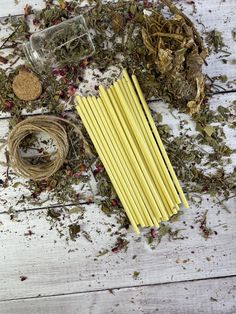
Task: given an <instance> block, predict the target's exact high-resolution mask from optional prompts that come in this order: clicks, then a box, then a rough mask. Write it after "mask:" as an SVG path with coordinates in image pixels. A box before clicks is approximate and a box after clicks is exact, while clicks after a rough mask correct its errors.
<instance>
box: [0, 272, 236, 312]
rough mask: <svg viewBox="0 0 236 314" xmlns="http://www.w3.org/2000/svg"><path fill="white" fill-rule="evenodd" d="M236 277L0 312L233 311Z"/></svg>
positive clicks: (0, 307)
mask: <svg viewBox="0 0 236 314" xmlns="http://www.w3.org/2000/svg"><path fill="white" fill-rule="evenodd" d="M235 290H236V277H230V278H219V279H211V280H201V281H194V282H181V283H172V284H163V285H154V286H144V287H135V288H125V289H114V290H110V291H109V290H105V291H98V292H90V293H80V294H73V295H62V296H54V297H44V298H41V297H39V298H33V299H23V300H16V301H8V302H0V312H1V313H2V314H12V313H15V311H16V309H17V314H31V313H34V314H49V313H50V314H78V313H82V314H110V313H116V314H120V313H122V314H128V313H135V314H138V313H142V314H152V313H158V314H166V313H168V314H210V313H212V314H222V313H224V314H232V313H235V311H236V305H235V304H236V303H235V301H236V300H235Z"/></svg>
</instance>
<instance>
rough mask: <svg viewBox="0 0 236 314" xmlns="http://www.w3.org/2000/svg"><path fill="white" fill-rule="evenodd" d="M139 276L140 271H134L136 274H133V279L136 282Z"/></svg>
mask: <svg viewBox="0 0 236 314" xmlns="http://www.w3.org/2000/svg"><path fill="white" fill-rule="evenodd" d="M139 275H140V272H139V271H134V272H133V278H134V279H135V280H136V279H138V277H139Z"/></svg>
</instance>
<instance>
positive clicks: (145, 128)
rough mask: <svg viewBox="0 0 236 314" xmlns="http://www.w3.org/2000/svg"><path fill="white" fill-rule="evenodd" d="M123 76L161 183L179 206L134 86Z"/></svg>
mask: <svg viewBox="0 0 236 314" xmlns="http://www.w3.org/2000/svg"><path fill="white" fill-rule="evenodd" d="M123 75H124V79H123V80H126V82H127V84H128V88H129V91H130V93H131V95H132V97H133V100H134V103H135V106H136V108H137V112H138V114H139V123H140V125H141V127H142V129H143V133H144V135H145V138H146V141H147V142H148V143H149V147H150V150H151V151H152V154H153V156H155V157H156V159H157V165H158V168H159V169H160V172H161V175H162V178H163V181H164V182H165V185H166V187H167V189H168V191H169V193H171V195H172V200H173V202H174V203H176V204H180V203H181V200H180V198H179V195H178V193H177V191H176V188H175V186H174V183H173V181H172V179H171V177H170V174H169V172H168V170H167V168H166V164H165V162H164V160H163V158H162V155H161V152H160V150H159V147H158V145H157V143H156V141H155V138H154V136H153V133H152V131H151V129H150V126H149V124H148V121H147V118H146V117H145V114H144V112H143V109H142V105H141V104H140V100H139V98H138V95H137V93H136V91H135V89H134V86H133V84H132V81H131V79H130V77H129V75H128V72H127V71H126V70H124V71H123Z"/></svg>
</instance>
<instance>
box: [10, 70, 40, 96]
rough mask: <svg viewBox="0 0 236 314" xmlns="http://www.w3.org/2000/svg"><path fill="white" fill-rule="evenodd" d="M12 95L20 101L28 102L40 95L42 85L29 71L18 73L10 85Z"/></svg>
mask: <svg viewBox="0 0 236 314" xmlns="http://www.w3.org/2000/svg"><path fill="white" fill-rule="evenodd" d="M12 88H13V91H14V94H15V95H16V96H17V97H18V98H19V99H21V100H25V101H30V100H35V99H37V98H39V96H40V95H41V94H42V84H41V82H40V80H39V79H38V77H37V76H36V75H35V74H34V73H32V72H29V71H25V70H23V71H20V72H19V74H17V75H16V76H15V77H14V79H13V83H12Z"/></svg>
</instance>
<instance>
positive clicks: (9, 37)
mask: <svg viewBox="0 0 236 314" xmlns="http://www.w3.org/2000/svg"><path fill="white" fill-rule="evenodd" d="M18 28H19V26H18V27H17V28H16V29H15V30H14V32H12V33H11V34H10V35H9V36H8V37H7V38H6V39H5V40H4V42H3V43H2V45H1V46H0V49H2V48H3V47H4V46H5V44H6V43H7V42H8V40H9V39H11V37H12V36H13V35H15V33H16V32H17V30H18Z"/></svg>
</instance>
